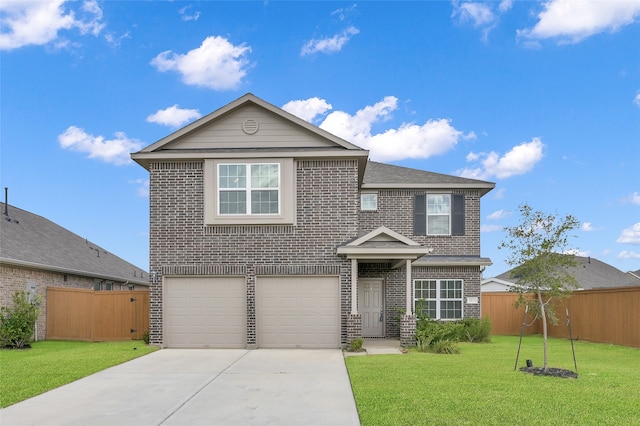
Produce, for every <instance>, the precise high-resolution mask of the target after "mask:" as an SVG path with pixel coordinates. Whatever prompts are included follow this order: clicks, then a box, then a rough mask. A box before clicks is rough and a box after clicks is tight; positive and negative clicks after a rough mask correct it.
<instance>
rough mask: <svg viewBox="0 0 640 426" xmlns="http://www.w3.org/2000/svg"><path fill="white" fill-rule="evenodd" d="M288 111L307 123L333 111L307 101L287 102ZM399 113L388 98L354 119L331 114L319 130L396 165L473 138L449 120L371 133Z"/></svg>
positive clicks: (328, 106)
mask: <svg viewBox="0 0 640 426" xmlns="http://www.w3.org/2000/svg"><path fill="white" fill-rule="evenodd" d="M283 109H284V110H285V111H288V112H290V113H292V114H294V115H297V116H298V117H300V118H303V119H304V120H307V121H312V120H314V119H315V118H316V117H318V116H319V115H323V114H325V113H326V112H327V111H330V110H331V109H332V106H331V104H330V103H328V102H327V101H326V100H324V99H319V98H310V99H306V100H296V101H290V102H288V103H287V104H285V105H284V106H283ZM396 109H398V98H396V97H395V96H387V97H385V98H384V99H383V100H382V101H380V102H377V103H375V104H374V105H368V106H366V107H364V108H362V109H361V110H359V111H357V112H356V113H355V114H354V115H351V114H349V113H346V112H344V111H333V112H331V113H330V114H328V115H327V116H326V118H325V119H324V120H323V121H322V123H320V125H319V127H320V128H322V129H324V130H326V131H328V132H330V133H333V134H334V135H336V136H339V137H341V138H342V139H345V140H347V141H349V142H351V143H353V144H356V145H358V146H360V147H361V148H364V149H368V150H369V151H370V157H371V159H372V160H376V161H397V160H403V159H406V158H429V157H431V156H433V155H438V154H442V153H444V152H446V151H448V150H450V149H452V148H453V147H454V146H455V145H456V144H457V143H458V141H459V140H460V139H472V138H475V134H474V133H473V132H470V133H467V134H464V133H463V132H461V131H460V130H457V129H455V128H454V127H453V126H452V125H451V120H448V119H444V118H441V119H435V120H428V121H427V122H426V123H424V124H423V125H418V124H414V123H402V124H401V125H400V126H399V127H398V128H396V129H388V130H385V131H383V132H382V133H376V134H374V133H372V130H371V128H372V126H373V124H375V123H378V122H384V121H386V120H389V119H391V115H392V112H393V111H395V110H396Z"/></svg>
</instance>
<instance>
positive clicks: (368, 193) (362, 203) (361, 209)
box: [360, 192, 378, 212]
mask: <svg viewBox="0 0 640 426" xmlns="http://www.w3.org/2000/svg"><path fill="white" fill-rule="evenodd" d="M365 195H375V197H376V207H375V208H373V209H365V208H364V200H363V199H364V196H365ZM360 211H363V212H375V211H378V193H377V192H362V193H361V194H360Z"/></svg>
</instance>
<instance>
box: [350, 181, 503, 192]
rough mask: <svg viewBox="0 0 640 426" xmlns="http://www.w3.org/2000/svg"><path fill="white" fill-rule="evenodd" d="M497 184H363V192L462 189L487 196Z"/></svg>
mask: <svg viewBox="0 0 640 426" xmlns="http://www.w3.org/2000/svg"><path fill="white" fill-rule="evenodd" d="M495 186H496V185H495V184H494V183H491V182H487V183H486V184H466V183H447V184H444V183H432V184H429V183H364V184H362V189H363V190H375V189H415V190H420V189H422V190H437V191H445V190H446V191H450V190H452V189H453V190H456V189H459V190H462V189H475V190H479V191H480V194H481V195H486V194H487V193H488V192H489V191H491V190H492V189H494V188H495Z"/></svg>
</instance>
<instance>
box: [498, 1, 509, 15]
mask: <svg viewBox="0 0 640 426" xmlns="http://www.w3.org/2000/svg"><path fill="white" fill-rule="evenodd" d="M512 7H513V0H502V1H501V2H500V4H499V5H498V10H499V11H500V12H507V11H509V10H511V8H512Z"/></svg>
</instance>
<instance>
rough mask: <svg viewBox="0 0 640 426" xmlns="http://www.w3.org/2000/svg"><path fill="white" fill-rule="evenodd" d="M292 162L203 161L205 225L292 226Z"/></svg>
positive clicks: (268, 159)
mask: <svg viewBox="0 0 640 426" xmlns="http://www.w3.org/2000/svg"><path fill="white" fill-rule="evenodd" d="M296 199H297V198H296V173H295V167H294V161H293V158H247V159H244V158H234V159H206V160H205V161H204V224H205V225H276V224H278V225H283V224H286V225H294V224H295V222H296Z"/></svg>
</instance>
